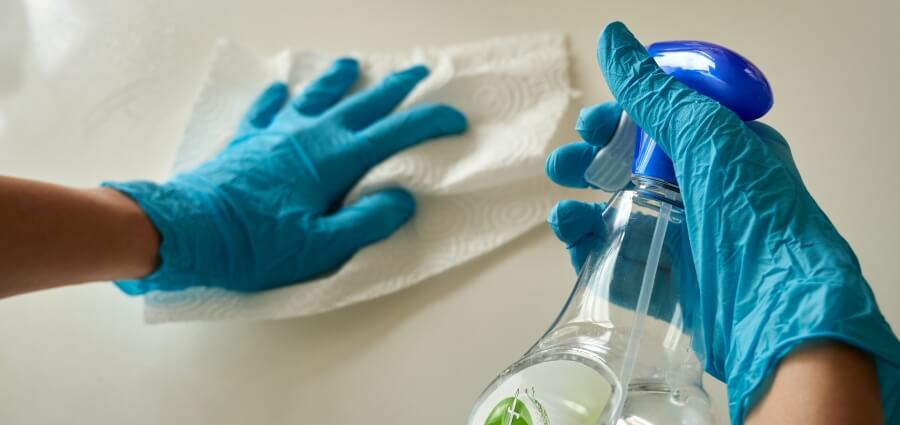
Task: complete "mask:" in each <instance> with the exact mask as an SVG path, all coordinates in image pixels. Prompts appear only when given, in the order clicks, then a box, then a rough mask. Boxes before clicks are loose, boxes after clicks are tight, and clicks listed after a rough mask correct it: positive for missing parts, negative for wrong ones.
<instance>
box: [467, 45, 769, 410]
mask: <svg viewBox="0 0 900 425" xmlns="http://www.w3.org/2000/svg"><path fill="white" fill-rule="evenodd" d="M648 52H649V53H650V55H651V56H652V57H653V58H654V59H655V60H656V62H657V64H659V66H660V67H661V68H662V69H663V70H664V71H665V72H666V73H668V74H670V75H672V76H674V77H675V78H677V79H678V80H679V81H681V82H683V83H685V84H687V85H688V86H690V87H691V88H693V89H695V90H697V91H698V92H700V93H702V94H704V95H706V96H709V97H711V98H713V99H715V100H717V101H719V102H720V103H722V104H723V105H725V106H726V107H728V108H730V109H731V110H732V111H734V112H735V113H737V114H738V116H740V117H741V118H742V119H744V120H754V119H757V118H759V117H761V116H762V115H764V114H765V113H766V112H767V111H768V110H769V108H771V106H772V92H771V89H770V87H769V84H768V82H767V81H766V79H765V77H764V76H763V74H762V72H760V70H759V69H757V68H756V67H755V66H754V65H753V64H752V63H750V62H749V61H747V60H746V59H744V58H743V57H741V56H740V55H738V54H737V53H735V52H733V51H731V50H728V49H726V48H724V47H721V46H717V45H715V44H711V43H706V42H699V41H672V42H661V43H656V44H653V45H651V46H650V47H649V48H648ZM632 152H633V155H634V156H633V161H628V160H629V159H631V158H630V157H631V154H632ZM629 162H630V163H631V167H630V169H629V167H628V165H629ZM623 164H624V165H623ZM629 178H630V184H629ZM585 179H586V180H587V181H589V182H591V183H593V184H594V185H595V186H597V187H599V188H601V189H604V190H607V191H617V192H616V193H615V195H614V196H613V197H612V198H611V200H610V202H609V204H608V206H607V207H606V209H605V210H604V212H603V222H604V225H605V226H606V237H605V239H604V240H602V241H599V242H598V243H597V245H596V246H595V247H594V248H593V251H592V253H591V255H590V256H589V257H588V259H587V260H586V261H585V263H584V266H583V267H582V270H581V274H580V275H579V276H578V281H577V283H576V284H575V288H574V289H573V290H572V293H571V295H570V296H569V299H568V300H567V301H566V304H565V306H564V307H563V310H562V311H561V312H560V314H559V317H557V319H556V321H555V322H554V324H553V325H552V326H551V328H550V330H549V331H547V333H546V334H544V336H543V337H542V338H541V339H540V340H538V341H537V343H536V344H534V346H533V347H531V349H530V350H528V352H527V353H525V355H524V356H522V358H520V359H519V360H518V361H516V362H515V363H513V364H512V365H511V366H510V367H508V368H507V369H506V370H504V371H503V372H501V373H500V375H499V376H497V378H495V379H494V381H493V382H492V383H491V384H490V385H489V386H488V387H487V389H486V390H485V391H484V392H483V393H482V395H481V396H480V397H479V399H478V401H477V402H476V403H475V407H474V409H473V410H472V413H471V414H470V416H469V422H468V423H469V425H596V424H603V425H612V424H618V425H624V424H633V425H664V424H679V425H695V424H696V425H706V424H714V423H715V418H714V416H713V414H712V410H711V408H710V402H709V397H708V395H707V394H706V391H705V390H704V389H703V387H702V384H701V377H702V374H703V368H702V366H701V365H702V358H701V357H702V355H703V354H702V349H700V347H699V344H696V343H699V342H700V341H702V335H701V333H702V328H701V326H700V323H699V317H698V314H697V313H698V312H697V307H696V305H697V304H696V303H697V300H698V297H699V294H698V288H697V287H696V286H695V285H696V283H695V282H696V278H695V276H694V273H695V272H694V266H693V263H692V258H691V255H690V246H689V242H688V237H687V226H686V225H685V221H684V220H685V218H684V210H683V205H682V203H681V196H680V193H679V189H678V182H677V180H676V178H675V171H674V169H673V166H672V162H671V160H670V159H669V158H668V157H667V156H666V154H665V153H664V152H663V151H662V150H661V149H660V148H659V147H657V146H656V143H655V142H654V141H653V139H652V138H651V137H650V136H649V135H647V134H646V133H644V132H643V131H642V130H641V129H640V128H636V127H635V126H634V124H633V123H632V122H631V121H630V120H629V119H628V118H627V117H626V116H625V115H624V114H623V118H622V119H621V120H620V122H619V126H618V128H617V130H616V133H615V134H614V135H613V139H612V140H611V141H610V144H609V145H608V146H607V147H606V148H604V149H603V150H601V151H600V153H598V155H597V157H596V158H595V159H594V161H593V163H592V164H591V166H590V167H589V168H588V170H587V172H586V173H585ZM626 185H627V187H625V186H626ZM623 187H625V188H624V189H623Z"/></svg>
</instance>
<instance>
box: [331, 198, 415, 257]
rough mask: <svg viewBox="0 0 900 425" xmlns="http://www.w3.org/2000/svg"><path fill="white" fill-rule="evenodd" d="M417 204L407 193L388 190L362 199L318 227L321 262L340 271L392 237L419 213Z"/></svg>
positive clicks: (339, 211)
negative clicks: (370, 247) (359, 253)
mask: <svg viewBox="0 0 900 425" xmlns="http://www.w3.org/2000/svg"><path fill="white" fill-rule="evenodd" d="M415 210H416V202H415V200H414V199H413V197H412V195H411V194H410V193H409V192H407V191H405V190H403V189H388V190H383V191H381V192H375V193H372V194H369V195H365V196H363V197H361V198H360V199H359V200H358V201H356V202H355V203H353V204H352V205H348V206H346V207H344V208H342V209H340V210H338V211H337V212H336V213H334V214H332V215H330V216H327V217H322V218H320V219H319V223H318V226H316V228H317V230H316V231H315V233H316V238H315V240H316V248H315V251H316V254H314V255H319V256H320V257H321V258H320V259H319V260H317V261H320V262H322V263H329V265H330V266H331V267H337V266H338V265H340V264H341V263H343V262H344V261H346V260H348V259H349V258H350V257H352V256H353V254H355V253H356V252H357V251H359V250H360V249H362V248H364V247H365V246H367V245H371V244H373V243H375V242H378V241H380V240H382V239H385V238H387V237H388V236H390V235H391V234H392V233H394V231H396V230H397V229H398V228H400V226H402V225H403V224H404V223H406V221H407V220H409V218H410V217H412V215H413V214H414V213H415Z"/></svg>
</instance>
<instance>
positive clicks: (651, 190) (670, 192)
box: [631, 175, 684, 208]
mask: <svg viewBox="0 0 900 425" xmlns="http://www.w3.org/2000/svg"><path fill="white" fill-rule="evenodd" d="M631 182H632V184H634V187H635V189H634V190H635V191H637V192H638V194H639V195H641V196H644V197H647V198H650V199H655V200H657V201H663V202H668V203H670V204H672V206H674V207H677V208H684V204H683V203H682V202H681V190H680V189H679V188H678V186H675V185H673V184H671V183H669V182H666V181H663V180H660V179H656V178H653V177H649V176H641V175H635V176H634V177H632V178H631Z"/></svg>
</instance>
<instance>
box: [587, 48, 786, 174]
mask: <svg viewBox="0 0 900 425" xmlns="http://www.w3.org/2000/svg"><path fill="white" fill-rule="evenodd" d="M647 52H648V53H649V54H650V56H651V57H653V59H654V60H655V61H656V63H657V64H658V65H659V67H660V68H662V70H663V71H664V72H665V73H667V74H669V75H671V76H673V77H675V79H677V80H678V81H681V82H682V83H684V84H685V85H687V86H688V87H690V88H692V89H694V90H697V91H698V92H699V93H701V94H703V95H705V96H708V97H710V98H712V99H715V100H716V101H718V102H719V103H721V104H722V105H724V106H725V107H727V108H728V109H731V110H732V111H734V112H735V113H736V114H737V115H738V116H739V117H741V119H743V120H744V121H751V120H755V119H757V118H759V117H762V116H763V115H765V114H766V112H768V111H769V109H771V108H772V103H773V96H772V88H771V87H770V86H769V82H768V81H767V80H766V77H765V75H763V73H762V71H760V70H759V68H757V67H756V66H755V65H753V63H752V62H750V61H749V60H747V59H746V58H744V57H743V56H741V55H739V54H738V53H736V52H734V51H733V50H730V49H728V48H726V47H722V46H720V45H718V44H714V43H709V42H705V41H663V42H658V43H653V44H651V45H650V46H649V47H648V48H647ZM634 128H635V126H634V124H633V123H630V120H628V118H627V117H625V116H623V119H622V120H621V121H620V123H619V127H618V128H617V129H616V132H615V134H613V137H612V139H611V140H610V142H609V144H608V145H607V147H605V148H604V149H601V150H600V153H598V155H597V157H596V158H595V159H594V161H593V162H592V163H591V165H590V166H589V167H588V169H587V171H586V172H585V180H587V181H588V182H590V183H592V184H593V185H595V186H597V187H599V188H600V189H603V190H606V191H610V192H612V191H615V190H618V189H621V188H622V187H623V186H624V185H625V183H627V181H628V179H629V178H630V177H631V174H634V175H641V176H648V177H652V178H656V179H659V180H662V181H665V182H667V183H670V184H672V185H676V186H677V185H678V181H677V179H676V178H675V169H674V167H673V165H672V160H671V159H669V157H668V155H666V153H665V152H663V151H662V149H661V148H660V147H659V146H657V144H656V142H655V141H654V140H653V138H652V137H650V135H648V134H647V133H645V132H644V131H643V130H641V129H640V128H639V127H638V128H636V131H635V130H633V129H634ZM632 131H635V132H634V133H632ZM604 151H606V152H604ZM632 154H633V156H632ZM629 156H631V157H632V158H633V160H632V161H631V167H630V169H629V167H628V165H627V158H628V157H629ZM623 158H625V159H626V160H625V162H623ZM629 171H630V173H629Z"/></svg>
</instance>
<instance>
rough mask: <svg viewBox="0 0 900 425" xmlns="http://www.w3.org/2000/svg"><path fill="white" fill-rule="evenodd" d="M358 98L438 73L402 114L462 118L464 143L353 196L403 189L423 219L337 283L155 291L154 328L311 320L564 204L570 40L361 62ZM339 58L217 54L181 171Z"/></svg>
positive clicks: (404, 283)
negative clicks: (455, 112) (267, 93)
mask: <svg viewBox="0 0 900 425" xmlns="http://www.w3.org/2000/svg"><path fill="white" fill-rule="evenodd" d="M356 56H358V57H359V60H360V65H361V78H360V80H361V81H360V84H359V85H360V86H368V85H369V84H371V83H372V82H375V81H378V80H380V79H381V78H382V77H384V76H385V75H386V74H388V73H389V72H390V71H393V70H396V69H400V68H404V67H407V66H409V65H413V64H417V63H421V64H425V65H427V66H428V67H429V68H430V69H431V75H430V76H429V77H428V78H427V79H426V80H425V81H423V82H422V83H420V84H419V86H418V87H417V88H416V89H415V91H413V93H412V94H411V95H410V96H409V98H407V100H406V101H405V102H404V104H403V105H401V107H400V108H401V109H403V108H405V107H408V106H410V105H412V104H418V103H425V102H427V103H432V102H440V103H448V104H452V105H454V106H456V107H457V108H459V109H461V110H462V111H464V112H465V113H466V115H467V117H468V119H469V130H468V131H467V132H466V133H465V134H464V135H462V136H458V137H457V139H458V140H452V141H445V142H438V143H428V144H423V145H420V146H417V147H415V148H413V149H410V150H408V151H405V152H403V153H400V154H398V155H396V156H394V157H392V158H391V159H389V160H387V161H386V162H384V163H382V164H381V165H379V166H377V167H376V168H374V169H373V170H372V171H371V172H370V173H369V174H368V175H366V176H365V177H364V178H363V180H362V181H361V182H360V183H359V184H358V185H357V186H356V188H355V189H354V190H353V191H352V192H351V193H350V195H349V196H348V202H352V201H353V200H354V199H356V198H358V197H359V196H360V195H362V194H365V193H368V192H372V191H375V190H378V189H380V188H384V187H393V186H400V187H404V188H406V189H408V190H409V191H410V192H412V193H413V195H414V196H415V198H416V201H417V207H416V215H415V216H414V217H413V219H412V220H411V221H410V222H409V223H407V224H406V225H405V226H404V227H402V228H401V229H400V230H399V231H397V232H396V233H395V234H394V235H393V236H391V237H390V238H389V239H387V240H386V241H384V242H381V243H378V244H376V245H373V246H371V247H369V248H366V249H364V250H362V251H360V252H358V253H357V254H356V255H355V256H354V257H353V258H352V259H351V260H350V261H349V262H347V263H345V264H344V265H343V266H341V267H340V268H339V269H338V270H337V271H335V272H334V273H333V274H330V275H327V276H323V277H320V278H318V279H314V280H310V281H306V282H304V283H302V284H298V285H291V286H286V287H282V288H278V289H273V290H270V291H266V292H262V293H254V294H246V293H236V292H229V291H225V290H222V289H217V288H201V287H198V288H190V289H187V290H183V291H175V292H150V293H148V294H147V296H146V297H145V302H146V309H145V317H146V320H147V321H148V322H166V321H184V320H216V319H270V318H285V317H292V316H303V315H309V314H314V313H320V312H324V311H329V310H333V309H336V308H339V307H342V306H346V305H349V304H353V303H356V302H361V301H365V300H368V299H372V298H376V297H379V296H382V295H386V294H389V293H391V292H395V291H397V290H400V289H403V288H406V287H409V286H411V285H413V284H416V283H419V282H421V281H423V280H424V279H426V278H428V277H430V276H433V275H435V274H438V273H441V272H444V271H446V270H448V269H450V268H451V267H454V266H456V265H459V264H462V263H464V262H466V261H468V260H470V259H473V258H475V257H477V256H479V255H483V254H485V253H487V252H489V251H491V250H493V249H495V248H497V247H498V246H500V245H502V244H504V243H506V242H508V241H510V240H512V239H513V238H515V237H516V236H518V235H521V234H522V233H524V232H526V231H527V230H529V229H531V228H532V227H534V226H536V225H537V224H539V223H542V222H543V221H544V217H545V216H546V213H547V211H548V209H549V208H550V206H551V205H552V204H553V202H554V201H555V200H556V199H557V198H558V197H559V192H558V191H556V189H554V188H553V187H552V186H551V185H549V184H547V183H545V178H544V177H543V167H542V165H543V160H544V157H545V155H546V153H547V152H548V151H549V149H550V147H551V146H550V145H551V139H552V135H553V133H554V132H555V129H556V127H557V124H558V122H559V119H560V118H561V116H562V114H563V113H564V112H565V109H566V107H567V105H568V102H569V100H570V98H571V97H572V90H571V89H570V87H569V81H568V52H567V50H566V46H565V39H564V37H563V36H562V35H556V34H541V35H533V36H520V37H514V38H505V39H498V40H492V41H487V42H482V43H476V44H468V45H462V46H456V47H449V48H443V49H417V50H414V51H412V52H407V53H400V54H381V55H378V54H363V55H356ZM332 60H333V57H330V56H328V55H325V54H321V53H317V52H312V51H302V50H295V51H285V52H282V53H280V54H278V55H275V56H274V57H271V58H261V57H259V56H257V55H256V54H255V53H254V52H252V51H249V50H246V49H244V48H241V47H238V46H236V45H234V44H230V43H222V44H220V45H219V46H218V48H217V52H216V55H215V58H214V60H213V63H212V67H211V70H210V73H209V77H208V80H207V82H206V84H205V86H204V87H203V88H202V90H201V92H200V96H199V100H198V101H197V103H196V105H195V107H194V111H193V115H192V118H191V120H190V123H189V124H188V128H187V131H186V134H185V138H184V140H183V141H182V144H181V146H180V148H179V151H178V153H177V157H176V160H175V164H174V166H173V173H178V172H182V171H187V170H190V169H193V168H194V167H196V166H197V165H199V164H201V163H202V162H204V161H206V160H208V159H210V158H212V157H213V156H214V155H215V154H216V153H217V152H219V151H220V150H221V149H222V148H223V147H224V146H225V144H227V143H228V141H229V140H230V138H231V137H232V135H233V132H234V123H236V122H238V121H239V119H240V117H241V116H242V114H243V113H244V110H245V108H246V105H248V104H250V103H251V101H252V100H253V98H254V97H255V96H256V95H257V93H258V92H259V90H260V89H261V88H262V87H265V86H266V85H267V84H268V83H270V82H271V81H275V80H283V81H287V82H288V84H289V85H290V86H291V87H292V88H294V89H299V88H300V87H302V86H303V85H305V84H306V83H307V82H309V80H311V79H312V78H313V77H314V76H316V75H318V74H319V73H320V72H321V71H323V70H324V69H325V68H326V67H327V66H328V65H329V64H330V63H331V61H332Z"/></svg>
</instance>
